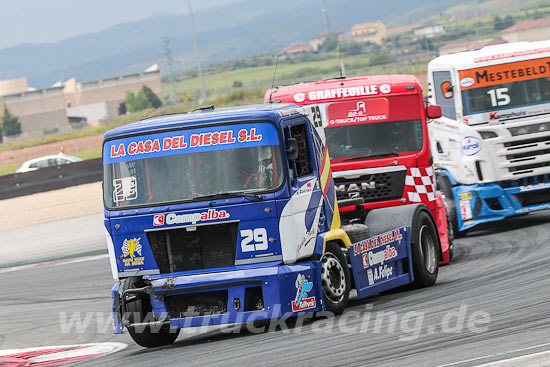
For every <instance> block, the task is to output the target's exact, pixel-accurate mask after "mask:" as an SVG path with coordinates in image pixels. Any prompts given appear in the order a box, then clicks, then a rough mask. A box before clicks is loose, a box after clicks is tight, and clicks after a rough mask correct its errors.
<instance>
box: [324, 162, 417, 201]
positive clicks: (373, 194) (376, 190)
mask: <svg viewBox="0 0 550 367" xmlns="http://www.w3.org/2000/svg"><path fill="white" fill-rule="evenodd" d="M406 174H407V171H406V170H402V171H395V172H382V173H374V174H364V175H361V176H359V177H356V176H353V178H347V177H338V178H335V179H334V183H335V185H336V196H337V197H338V199H339V200H344V199H352V198H358V197H361V198H363V199H364V200H365V202H366V203H372V202H376V201H382V200H396V199H400V198H401V197H402V196H403V190H404V189H405V177H406Z"/></svg>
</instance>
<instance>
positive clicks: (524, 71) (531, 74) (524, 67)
mask: <svg viewBox="0 0 550 367" xmlns="http://www.w3.org/2000/svg"><path fill="white" fill-rule="evenodd" d="M458 75H459V79H460V89H462V90H468V89H472V88H479V87H488V86H492V85H497V84H504V83H511V82H519V81H523V80H530V79H538V78H545V77H550V61H549V60H548V58H542V59H533V60H526V61H518V62H509V63H506V64H499V65H493V66H486V67H482V68H475V69H468V70H460V71H459V72H458Z"/></svg>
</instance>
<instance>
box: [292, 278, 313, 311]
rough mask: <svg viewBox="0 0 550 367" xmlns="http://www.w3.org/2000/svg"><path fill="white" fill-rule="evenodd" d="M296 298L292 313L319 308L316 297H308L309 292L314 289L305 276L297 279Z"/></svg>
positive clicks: (293, 302)
mask: <svg viewBox="0 0 550 367" xmlns="http://www.w3.org/2000/svg"><path fill="white" fill-rule="evenodd" d="M296 289H297V292H296V298H295V299H294V301H292V311H293V312H298V311H304V310H309V309H311V308H315V307H317V302H316V301H315V296H313V297H308V292H311V290H312V289H313V283H312V282H308V281H307V280H306V277H305V275H303V274H298V276H297V277H296Z"/></svg>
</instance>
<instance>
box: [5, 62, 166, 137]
mask: <svg viewBox="0 0 550 367" xmlns="http://www.w3.org/2000/svg"><path fill="white" fill-rule="evenodd" d="M144 85H146V86H148V87H149V88H151V89H152V90H153V92H155V93H156V94H157V95H158V96H159V98H161V99H162V81H161V75H160V70H158V67H156V68H153V69H152V71H147V72H143V73H139V74H132V75H124V76H120V77H116V78H110V79H104V80H98V81H94V82H86V83H77V81H76V79H74V78H72V79H69V80H68V81H66V82H58V83H55V84H54V86H53V87H51V88H45V89H38V90H31V89H29V88H28V86H27V81H26V79H25V78H21V79H14V80H6V81H0V105H1V104H2V103H5V104H6V106H7V107H8V109H9V111H10V112H11V113H12V114H14V115H15V116H17V117H18V118H19V121H20V122H21V127H22V131H23V132H22V134H21V136H19V137H14V138H9V139H6V140H9V141H16V140H23V139H28V138H33V137H39V136H42V135H44V134H45V133H46V132H48V131H52V130H57V131H58V132H70V131H72V129H73V128H72V126H71V123H73V122H75V123H76V122H78V123H87V124H89V125H97V124H99V123H100V121H101V120H103V119H106V118H110V117H116V116H117V115H118V108H119V106H120V104H121V103H123V102H124V100H125V98H126V91H128V90H129V91H132V92H134V93H135V92H137V91H138V90H139V89H140V88H141V87H142V86H144ZM14 91H16V92H14ZM5 92H12V93H5Z"/></svg>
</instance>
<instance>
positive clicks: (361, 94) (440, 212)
mask: <svg viewBox="0 0 550 367" xmlns="http://www.w3.org/2000/svg"><path fill="white" fill-rule="evenodd" d="M264 98H265V102H266V103H273V102H282V103H295V104H298V105H301V106H304V107H306V108H305V109H306V112H307V113H308V114H309V116H308V117H309V118H310V119H311V120H312V122H313V124H314V125H315V126H316V127H318V128H321V127H322V129H321V130H324V133H325V135H326V142H327V146H328V151H329V155H330V159H331V168H332V175H333V178H334V182H335V185H336V193H337V197H338V200H339V201H345V202H348V203H349V202H350V199H357V200H358V201H357V204H354V205H348V206H344V207H341V208H340V214H341V217H342V219H343V220H345V219H346V218H350V220H355V221H356V220H357V219H356V218H358V215H357V211H360V212H362V215H360V216H359V217H360V218H363V221H364V223H365V224H367V226H369V227H373V228H374V227H377V223H374V222H373V221H380V220H390V221H391V220H392V218H391V216H392V214H391V211H388V214H389V215H388V216H386V218H385V219H384V217H385V216H383V215H382V216H381V215H375V216H369V215H368V214H369V212H371V211H372V210H374V209H378V211H380V208H391V207H395V206H401V205H410V204H419V203H421V204H424V205H425V206H426V207H427V208H428V209H429V211H430V213H431V215H432V218H431V219H432V220H433V221H434V223H435V225H436V226H437V228H438V232H439V242H440V263H442V264H445V263H448V262H449V261H450V258H451V257H452V250H453V234H452V230H451V229H449V228H450V226H448V221H447V215H446V211H445V204H444V198H443V196H442V195H441V194H440V193H439V192H437V191H436V189H435V178H434V169H433V165H432V163H433V159H432V153H431V150H430V141H429V136H428V128H427V119H434V118H438V117H440V116H441V108H440V107H439V106H437V105H428V106H426V105H425V103H424V99H423V96H422V87H421V86H420V83H419V82H418V79H416V78H415V77H414V76H411V75H377V76H362V77H355V78H345V77H338V78H333V79H328V80H322V81H317V82H309V83H299V84H293V85H288V86H281V87H277V88H273V89H270V90H268V91H267V92H266V93H265V97H264ZM351 202H352V203H353V201H351ZM351 218H355V219H351Z"/></svg>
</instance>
